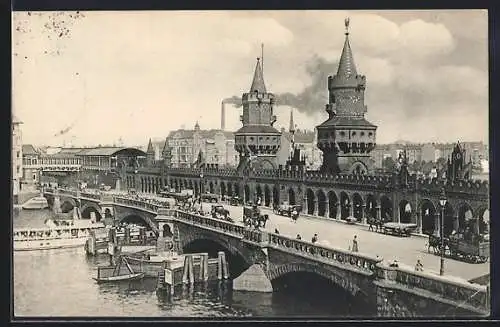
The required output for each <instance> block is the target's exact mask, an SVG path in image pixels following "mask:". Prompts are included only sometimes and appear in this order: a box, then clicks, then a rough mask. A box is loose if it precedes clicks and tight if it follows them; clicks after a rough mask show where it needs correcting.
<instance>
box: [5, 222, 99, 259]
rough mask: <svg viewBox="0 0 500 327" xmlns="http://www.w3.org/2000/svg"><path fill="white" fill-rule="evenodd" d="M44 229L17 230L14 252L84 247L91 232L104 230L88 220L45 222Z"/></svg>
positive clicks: (14, 236) (14, 232) (14, 234)
mask: <svg viewBox="0 0 500 327" xmlns="http://www.w3.org/2000/svg"><path fill="white" fill-rule="evenodd" d="M45 225H46V227H43V228H16V229H14V231H13V239H14V240H13V241H14V251H33V250H48V249H60V248H73V247H80V246H84V245H85V242H86V240H87V238H88V237H89V235H90V231H92V230H97V229H102V228H104V224H102V223H94V222H92V221H90V220H87V219H76V220H75V219H72V220H52V219H47V220H46V221H45Z"/></svg>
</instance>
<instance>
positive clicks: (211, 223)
mask: <svg viewBox="0 0 500 327" xmlns="http://www.w3.org/2000/svg"><path fill="white" fill-rule="evenodd" d="M176 218H177V220H181V221H186V222H189V223H192V224H194V225H197V226H205V227H210V228H213V229H217V230H220V231H223V232H226V233H230V234H233V235H237V236H243V237H244V236H245V235H246V233H245V227H244V226H241V225H237V224H234V223H230V222H228V221H224V220H220V219H215V218H212V217H206V216H201V215H197V214H193V213H189V212H185V211H182V210H177V215H176Z"/></svg>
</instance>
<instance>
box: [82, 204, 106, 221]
mask: <svg viewBox="0 0 500 327" xmlns="http://www.w3.org/2000/svg"><path fill="white" fill-rule="evenodd" d="M91 212H93V213H94V215H95V219H96V221H97V222H99V221H101V219H102V216H101V213H100V212H99V210H97V208H95V207H93V206H88V207H86V208H85V209H83V211H82V219H90V217H91V215H92V214H91Z"/></svg>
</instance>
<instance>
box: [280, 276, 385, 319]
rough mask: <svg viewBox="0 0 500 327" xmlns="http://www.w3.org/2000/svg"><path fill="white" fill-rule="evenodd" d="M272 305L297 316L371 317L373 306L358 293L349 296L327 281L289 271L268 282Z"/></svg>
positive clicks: (348, 293)
mask: <svg viewBox="0 0 500 327" xmlns="http://www.w3.org/2000/svg"><path fill="white" fill-rule="evenodd" d="M271 283H272V286H273V290H274V293H273V295H272V296H273V302H276V303H280V304H281V306H282V307H285V308H286V309H285V310H286V312H288V315H289V314H290V313H289V312H290V311H291V310H290V307H293V308H294V310H293V312H294V314H295V315H297V316H304V315H311V316H323V315H329V316H342V317H350V316H351V317H352V316H357V317H359V316H364V315H366V316H374V315H376V306H375V305H374V304H373V303H369V302H368V301H369V300H368V299H367V296H363V295H362V294H361V293H360V292H358V294H357V295H356V296H353V295H352V294H351V293H350V292H349V291H347V290H345V289H343V288H342V287H340V286H339V285H337V284H335V283H334V282H333V281H331V280H330V279H328V278H325V277H323V276H321V275H319V274H317V273H314V272H309V271H297V272H290V273H287V274H284V275H283V276H280V277H278V278H276V279H274V280H272V281H271Z"/></svg>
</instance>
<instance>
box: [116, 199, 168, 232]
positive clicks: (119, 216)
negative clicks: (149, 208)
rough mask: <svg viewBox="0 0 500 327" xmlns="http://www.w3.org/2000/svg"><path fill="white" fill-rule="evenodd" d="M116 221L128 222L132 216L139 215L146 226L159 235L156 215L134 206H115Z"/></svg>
mask: <svg viewBox="0 0 500 327" xmlns="http://www.w3.org/2000/svg"><path fill="white" fill-rule="evenodd" d="M114 209H115V210H114V211H115V221H116V222H117V223H121V222H126V221H127V220H130V219H131V218H130V217H134V216H135V217H137V218H139V219H140V220H142V221H143V222H144V223H145V225H146V226H148V227H150V228H151V229H152V230H153V232H154V233H155V234H156V235H158V232H159V231H158V225H157V222H156V221H155V216H156V215H154V214H152V213H148V212H144V211H142V210H137V209H132V208H124V207H120V206H115V208H114Z"/></svg>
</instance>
